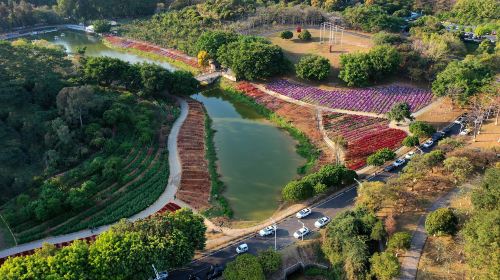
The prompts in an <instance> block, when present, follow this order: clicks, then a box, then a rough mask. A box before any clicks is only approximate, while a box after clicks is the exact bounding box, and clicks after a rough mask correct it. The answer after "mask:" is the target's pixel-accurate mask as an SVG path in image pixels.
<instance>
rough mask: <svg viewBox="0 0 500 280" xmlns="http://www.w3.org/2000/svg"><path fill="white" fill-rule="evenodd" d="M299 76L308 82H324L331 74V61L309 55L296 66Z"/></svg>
mask: <svg viewBox="0 0 500 280" xmlns="http://www.w3.org/2000/svg"><path fill="white" fill-rule="evenodd" d="M295 70H296V72H297V76H298V77H300V78H302V79H306V80H318V81H319V80H324V79H326V78H327V77H328V75H329V74H330V61H329V60H328V59H326V58H324V57H322V56H319V55H308V56H304V57H302V58H301V59H300V61H299V63H297V65H295Z"/></svg>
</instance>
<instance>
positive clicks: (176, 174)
mask: <svg viewBox="0 0 500 280" xmlns="http://www.w3.org/2000/svg"><path fill="white" fill-rule="evenodd" d="M176 99H177V101H178V102H179V104H180V107H181V114H180V116H179V117H178V118H177V120H175V122H174V124H173V125H172V130H171V131H170V134H169V136H168V143H167V146H168V151H169V154H168V163H169V170H170V176H169V179H168V184H167V186H166V187H165V191H164V192H163V193H162V194H161V195H160V197H159V198H158V199H157V200H156V201H155V203H153V204H151V205H150V206H149V207H148V208H146V209H144V210H142V211H141V212H139V213H137V214H135V215H133V216H132V217H130V218H128V220H129V221H135V220H138V219H143V218H146V217H148V216H150V215H152V214H154V213H156V212H158V211H159V210H160V209H161V208H162V207H163V206H165V205H166V204H167V203H168V202H171V201H174V195H175V193H176V191H177V187H178V186H179V183H180V179H181V170H182V169H181V163H180V159H179V151H178V150H177V136H178V135H179V131H180V128H181V126H182V124H183V123H184V120H185V119H186V117H187V114H188V110H189V106H188V104H187V102H186V101H185V100H184V99H181V98H178V97H176ZM175 203H178V201H177V200H175ZM178 204H179V205H181V206H183V207H185V206H186V204H184V203H178ZM112 225H113V224H111V225H105V226H101V227H99V228H97V229H94V230H89V229H87V230H81V231H77V232H73V233H68V234H63V235H58V236H52V237H47V238H45V239H40V240H37V241H32V242H28V243H24V244H21V245H18V246H15V247H12V248H9V249H5V250H2V251H0V258H5V257H8V256H11V255H15V254H17V253H21V252H25V251H30V250H33V249H36V248H40V247H42V244H43V243H45V242H47V243H51V244H58V243H63V242H70V241H73V240H76V239H81V238H85V237H89V236H93V235H96V234H100V233H102V232H104V231H106V230H107V229H109V228H110V227H111V226H112Z"/></svg>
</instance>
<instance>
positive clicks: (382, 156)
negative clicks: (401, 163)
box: [366, 148, 396, 166]
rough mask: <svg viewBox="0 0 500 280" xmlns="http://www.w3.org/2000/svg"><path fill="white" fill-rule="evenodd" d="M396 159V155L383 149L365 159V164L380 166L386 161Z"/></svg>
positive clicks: (387, 149)
mask: <svg viewBox="0 0 500 280" xmlns="http://www.w3.org/2000/svg"><path fill="white" fill-rule="evenodd" d="M395 158H396V153H395V152H394V151H392V150H391V149H389V148H383V149H380V150H378V151H376V152H375V153H374V154H372V155H370V156H369V157H368V158H367V159H366V163H368V164H369V165H374V166H381V165H383V164H384V163H385V162H386V161H388V160H393V159H395Z"/></svg>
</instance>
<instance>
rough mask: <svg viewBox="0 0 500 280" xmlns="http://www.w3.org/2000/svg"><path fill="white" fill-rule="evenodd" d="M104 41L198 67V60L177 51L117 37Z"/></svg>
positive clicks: (109, 37)
mask: <svg viewBox="0 0 500 280" xmlns="http://www.w3.org/2000/svg"><path fill="white" fill-rule="evenodd" d="M104 39H105V40H106V41H107V42H109V43H111V44H112V45H113V46H116V47H118V48H122V49H136V50H139V51H142V52H147V53H153V54H156V55H160V56H165V57H168V58H170V59H173V60H177V61H181V62H184V63H186V64H188V65H190V66H192V67H199V66H198V60H197V59H196V58H194V57H191V56H188V55H186V54H185V53H183V52H180V51H178V50H173V49H166V48H161V47H159V46H156V45H152V44H149V43H146V42H141V41H136V40H130V39H125V38H122V37H117V36H106V37H105V38H104Z"/></svg>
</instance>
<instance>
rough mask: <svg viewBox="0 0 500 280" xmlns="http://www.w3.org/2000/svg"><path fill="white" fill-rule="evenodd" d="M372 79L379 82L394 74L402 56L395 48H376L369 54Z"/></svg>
mask: <svg viewBox="0 0 500 280" xmlns="http://www.w3.org/2000/svg"><path fill="white" fill-rule="evenodd" d="M369 59H370V65H371V74H370V76H371V79H372V80H373V81H378V80H381V79H383V78H384V77H385V76H387V75H389V74H392V73H393V72H394V71H396V69H398V67H399V64H400V63H401V54H400V53H399V52H398V50H397V49H396V48H395V47H389V46H376V47H374V48H373V49H371V50H370V52H369Z"/></svg>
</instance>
